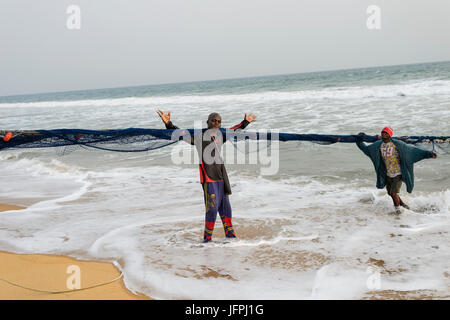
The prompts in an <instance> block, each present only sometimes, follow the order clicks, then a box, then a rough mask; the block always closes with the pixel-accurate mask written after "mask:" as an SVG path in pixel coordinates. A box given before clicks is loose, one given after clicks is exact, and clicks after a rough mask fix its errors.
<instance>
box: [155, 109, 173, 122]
mask: <svg viewBox="0 0 450 320" xmlns="http://www.w3.org/2000/svg"><path fill="white" fill-rule="evenodd" d="M156 113H157V114H158V115H159V116H160V117H161V120H162V121H163V122H164V124H166V125H167V124H168V123H169V122H170V111H169V112H168V113H167V114H165V113H164V112H163V111H162V110H157V111H156Z"/></svg>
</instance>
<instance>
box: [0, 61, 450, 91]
mask: <svg viewBox="0 0 450 320" xmlns="http://www.w3.org/2000/svg"><path fill="white" fill-rule="evenodd" d="M445 62H450V60H445V61H429V62H418V63H405V64H395V65H382V66H367V67H356V68H347V69H331V70H317V71H309V72H294V73H283V74H267V75H261V76H255V77H239V78H224V79H205V80H196V81H184V82H169V83H152V84H142V85H133V86H121V87H104V88H88V89H83V88H81V89H76V90H65V91H48V92H32V93H26V94H12V95H5V96H0V98H13V97H22V96H33V95H45V94H55V93H69V92H78V91H80V92H83V91H84V92H85V91H96V90H108V89H121V88H138V87H151V86H164V85H177V84H188V83H197V82H209V81H211V82H214V81H226V80H239V79H252V78H263V77H277V76H287V75H301V74H310V73H321V72H338V71H346V70H361V69H373V68H388V67H396V66H408V65H419V64H433V63H445Z"/></svg>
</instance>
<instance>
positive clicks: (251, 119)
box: [244, 113, 256, 122]
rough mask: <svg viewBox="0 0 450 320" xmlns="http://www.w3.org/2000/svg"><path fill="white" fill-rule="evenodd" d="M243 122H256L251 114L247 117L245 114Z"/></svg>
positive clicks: (254, 116)
mask: <svg viewBox="0 0 450 320" xmlns="http://www.w3.org/2000/svg"><path fill="white" fill-rule="evenodd" d="M244 119H245V120H247V121H248V122H253V121H256V115H254V114H253V113H250V114H249V115H247V114H245V118H244Z"/></svg>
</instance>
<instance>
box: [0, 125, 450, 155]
mask: <svg viewBox="0 0 450 320" xmlns="http://www.w3.org/2000/svg"><path fill="white" fill-rule="evenodd" d="M205 130H206V129H202V130H194V129H184V130H180V129H177V130H171V129H170V130H167V129H141V128H128V129H117V130H84V129H55V130H34V131H26V130H16V131H0V136H1V137H3V139H0V150H2V149H18V148H53V147H59V149H58V154H60V155H64V154H68V153H71V152H74V151H76V150H78V149H80V148H83V149H90V148H94V149H100V150H105V151H116V152H143V151H150V150H155V149H159V148H163V147H166V146H168V145H171V144H173V143H176V142H178V141H180V140H185V141H189V139H190V137H193V136H194V135H197V134H199V133H201V132H204V131H205ZM221 133H222V135H223V137H224V140H227V141H231V142H233V143H235V145H236V147H237V146H239V145H244V144H242V143H240V144H239V142H241V141H244V142H248V143H251V142H252V141H253V142H257V141H261V140H263V141H265V142H266V143H263V144H261V145H258V146H257V148H267V147H268V146H269V145H270V142H272V141H309V142H312V143H316V144H322V145H327V144H333V143H355V142H356V141H364V142H369V143H370V142H375V141H377V140H379V139H380V137H379V136H370V135H366V134H358V135H326V134H297V133H279V132H276V131H255V132H251V131H241V130H225V129H221ZM398 139H400V140H403V141H404V142H406V143H409V144H413V145H417V146H419V147H423V148H426V149H427V150H430V151H435V152H439V153H449V152H450V136H440V137H439V136H406V137H399V138H398ZM243 149H244V150H253V151H258V150H259V149H254V148H250V147H248V146H247V145H245V148H243ZM244 152H248V151H244Z"/></svg>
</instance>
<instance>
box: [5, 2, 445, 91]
mask: <svg viewBox="0 0 450 320" xmlns="http://www.w3.org/2000/svg"><path fill="white" fill-rule="evenodd" d="M71 5H75V6H76V7H77V8H78V9H79V15H76V14H75V15H74V12H73V11H70V12H68V11H67V10H68V8H69V7H70V6H71ZM371 5H375V6H377V8H379V15H378V16H374V12H373V11H370V12H369V13H368V11H367V9H368V8H369V6H371ZM377 17H379V19H378V20H376V18H377ZM78 18H79V19H78ZM374 19H375V20H374ZM368 20H370V21H371V24H370V25H371V26H374V25H376V23H379V24H378V25H379V27H380V28H379V29H371V28H369V27H368V25H367V21H368ZM374 21H375V22H376V23H375V24H374ZM68 22H69V27H68ZM78 22H79V24H78V25H79V29H78V28H73V26H77V23H78ZM449 31H450V1H449V0H427V1H424V0H408V1H405V0H127V1H125V0H70V1H68V0H58V1H56V0H39V1H35V0H1V2H0V96H6V95H20V94H31V93H45V92H57V91H72V90H85V89H98V88H114V87H127V86H139V85H151V84H161V83H175V82H190V81H202V80H215V79H229V78H240V77H253V76H263V75H276V74H291V73H303V72H314V71H324V70H339V69H351V68H360V67H372V66H385V65H398V64H411V63H422V62H434V61H449V60H450V36H449V34H448V33H449Z"/></svg>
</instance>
